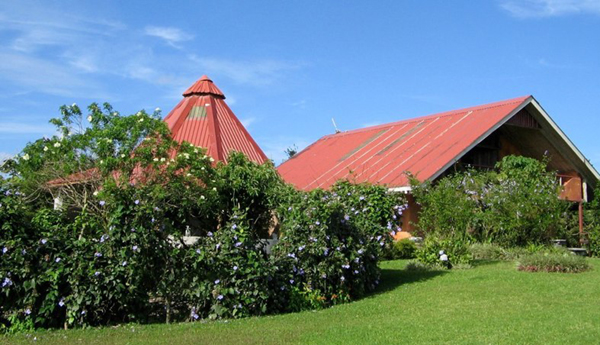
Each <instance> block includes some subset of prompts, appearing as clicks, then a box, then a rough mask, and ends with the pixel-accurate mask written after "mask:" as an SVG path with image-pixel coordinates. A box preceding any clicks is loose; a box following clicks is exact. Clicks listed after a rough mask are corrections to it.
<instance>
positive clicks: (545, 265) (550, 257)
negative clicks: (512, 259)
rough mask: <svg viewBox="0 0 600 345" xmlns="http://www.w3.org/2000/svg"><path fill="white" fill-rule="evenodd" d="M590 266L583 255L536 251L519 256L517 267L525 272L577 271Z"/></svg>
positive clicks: (587, 268)
mask: <svg viewBox="0 0 600 345" xmlns="http://www.w3.org/2000/svg"><path fill="white" fill-rule="evenodd" d="M590 268H591V266H590V264H589V262H588V261H587V260H586V259H585V257H582V256H578V255H574V254H572V253H569V252H563V253H547V252H546V253H544V252H537V253H533V254H529V255H524V256H521V257H520V258H519V261H518V263H517V269H518V270H519V271H527V272H561V273H578V272H584V271H587V270H589V269H590Z"/></svg>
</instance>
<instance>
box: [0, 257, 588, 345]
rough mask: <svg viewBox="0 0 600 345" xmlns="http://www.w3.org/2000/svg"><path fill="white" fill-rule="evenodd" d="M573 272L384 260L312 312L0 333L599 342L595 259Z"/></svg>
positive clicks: (41, 337)
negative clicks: (412, 265) (365, 292)
mask: <svg viewBox="0 0 600 345" xmlns="http://www.w3.org/2000/svg"><path fill="white" fill-rule="evenodd" d="M590 260H591V262H592V264H593V266H594V270H593V271H590V272H586V273H579V274H559V273H526V272H518V271H516V269H515V267H514V263H510V262H498V263H496V262H494V263H481V264H480V265H478V266H477V267H476V268H474V269H471V270H462V271H458V270H455V271H449V272H425V273H423V272H406V271H404V270H403V267H404V265H405V263H406V262H404V261H391V262H383V263H382V264H381V266H382V268H383V282H384V283H383V285H382V286H381V287H380V289H379V291H378V293H376V294H374V295H372V296H370V297H367V298H364V299H362V300H360V301H356V302H353V303H350V304H346V305H342V306H337V307H333V308H330V309H327V310H322V311H317V312H304V313H295V314H287V315H279V316H269V317H259V318H250V319H243V320H235V321H220V322H207V323H200V322H198V323H193V324H192V323H182V324H175V325H144V326H140V325H125V326H120V327H113V328H103V329H88V330H70V331H48V332H46V331H40V332H36V333H34V334H32V335H18V336H14V337H10V338H0V343H1V342H3V341H4V342H7V343H14V344H31V343H33V342H34V341H33V337H37V343H43V344H167V345H176V344H597V343H598V342H599V341H600V260H598V259H590Z"/></svg>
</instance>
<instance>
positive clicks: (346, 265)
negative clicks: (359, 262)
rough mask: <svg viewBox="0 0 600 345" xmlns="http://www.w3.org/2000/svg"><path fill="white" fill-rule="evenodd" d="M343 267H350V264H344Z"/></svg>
mask: <svg viewBox="0 0 600 345" xmlns="http://www.w3.org/2000/svg"><path fill="white" fill-rule="evenodd" d="M342 268H345V269H349V268H350V265H348V264H345V265H342Z"/></svg>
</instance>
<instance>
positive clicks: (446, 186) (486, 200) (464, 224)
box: [412, 156, 565, 247]
mask: <svg viewBox="0 0 600 345" xmlns="http://www.w3.org/2000/svg"><path fill="white" fill-rule="evenodd" d="M546 166H547V161H542V162H540V161H537V160H535V159H531V158H525V157H516V156H507V157H505V158H504V159H502V161H500V162H499V163H498V164H497V171H467V172H465V173H457V174H455V175H451V176H448V177H445V178H442V179H441V180H440V181H439V182H438V183H436V184H434V185H432V184H431V183H425V184H419V183H418V181H416V180H414V179H413V181H412V184H413V188H414V189H413V190H414V194H415V197H416V199H417V201H418V202H419V203H420V204H421V205H422V206H423V207H422V211H421V213H420V215H419V224H418V225H419V229H420V231H421V232H422V233H424V234H425V235H435V236H437V237H440V238H451V239H457V240H460V241H475V242H492V243H497V244H500V245H502V246H507V247H511V246H523V245H527V244H529V243H547V242H548V241H549V240H550V239H551V238H553V237H555V236H556V235H557V234H559V233H560V230H559V226H558V225H559V223H560V221H559V219H560V217H561V214H562V213H563V212H564V210H565V204H564V203H562V202H561V201H560V200H559V199H558V191H559V186H558V183H557V181H556V177H555V174H554V173H553V172H548V171H547V170H546Z"/></svg>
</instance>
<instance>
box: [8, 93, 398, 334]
mask: <svg viewBox="0 0 600 345" xmlns="http://www.w3.org/2000/svg"><path fill="white" fill-rule="evenodd" d="M61 110H62V117H61V118H60V119H54V120H52V122H53V123H54V124H55V125H57V127H58V129H59V131H60V132H62V134H63V135H62V136H61V137H58V136H55V137H52V138H47V139H40V140H38V141H36V142H34V143H31V144H29V145H28V146H27V147H26V148H25V149H24V150H23V153H21V154H20V155H19V156H18V157H17V158H15V159H13V160H11V161H9V162H8V163H7V164H6V165H5V166H4V168H5V170H4V172H5V173H8V174H9V175H10V177H9V178H8V179H7V180H6V181H4V180H0V182H1V183H2V184H1V185H0V192H1V194H0V227H1V230H2V232H1V233H0V249H1V253H0V257H1V260H0V285H1V286H0V324H1V325H2V326H1V327H2V328H3V329H10V330H16V329H28V328H33V327H78V326H86V325H106V324H114V323H121V322H152V321H156V320H165V321H166V322H170V321H171V320H186V319H187V320H192V321H193V320H197V319H201V318H231V317H233V318H236V317H244V316H250V315H263V314H268V313H277V312H283V311H290V310H301V309H305V308H321V307H325V306H328V305H331V304H336V303H341V302H345V301H348V300H350V299H354V298H358V297H360V296H363V295H364V294H365V293H367V292H368V291H371V290H373V289H374V287H375V285H376V284H377V282H378V278H379V269H378V268H377V260H378V257H379V255H380V252H381V248H382V247H383V246H384V245H385V244H386V242H388V241H389V240H390V233H391V234H394V232H395V231H397V230H398V229H399V227H400V226H401V224H400V223H399V221H398V220H399V216H400V215H401V214H402V212H403V210H404V209H405V208H406V205H405V203H404V200H402V198H401V196H399V195H397V194H388V193H387V191H386V189H385V188H383V187H375V186H369V185H353V184H350V183H348V182H342V183H339V184H337V185H335V186H334V187H333V189H332V190H331V191H322V190H318V191H315V192H311V193H303V192H298V191H296V190H294V189H293V187H291V186H289V185H286V184H284V183H283V182H282V180H281V179H280V177H279V175H278V174H277V172H276V170H275V169H274V167H273V165H272V164H271V163H267V164H263V165H258V164H255V163H252V162H250V161H249V160H248V159H247V158H246V157H245V156H244V155H242V154H239V153H232V154H230V156H229V157H228V164H226V165H225V164H221V163H219V164H217V163H215V162H214V160H213V159H212V158H210V157H208V156H207V155H206V152H205V150H204V149H202V148H198V147H194V146H192V145H190V144H189V143H181V144H180V143H177V142H175V141H173V140H172V138H170V136H169V132H168V129H167V128H166V126H165V124H164V123H163V122H162V121H161V120H160V118H159V116H158V115H159V113H158V112H157V113H155V114H153V115H148V114H146V113H144V112H139V113H137V114H135V115H132V116H120V115H119V114H118V113H116V112H114V111H113V110H112V108H111V107H110V106H109V105H105V106H104V108H102V109H101V108H100V107H99V106H97V105H92V106H90V108H89V115H88V118H87V120H88V121H89V125H80V124H82V123H84V120H85V119H84V115H83V112H82V111H81V109H79V107H77V106H76V105H73V106H70V107H63V108H61ZM56 197H59V198H60V200H61V201H62V205H61V203H58V206H59V207H58V209H57V210H54V209H53V208H52V206H53V203H54V198H56ZM277 218H278V219H279V221H278V224H274V223H275V222H276V220H277ZM276 226H277V227H280V228H281V232H282V240H281V242H280V243H279V244H277V245H275V246H274V247H273V252H274V253H275V254H274V255H271V256H269V255H267V254H266V251H265V248H264V244H265V242H264V240H262V239H261V238H265V237H266V236H267V234H268V232H269V231H270V230H273V229H274V228H275V227H276ZM185 235H196V236H199V237H200V240H199V241H198V242H196V243H194V244H190V243H189V242H186V241H185V240H184V236H185Z"/></svg>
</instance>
